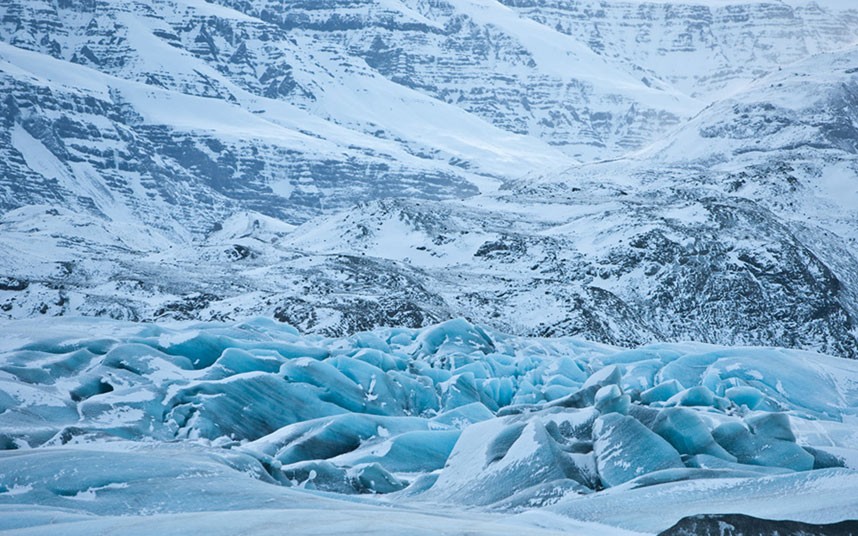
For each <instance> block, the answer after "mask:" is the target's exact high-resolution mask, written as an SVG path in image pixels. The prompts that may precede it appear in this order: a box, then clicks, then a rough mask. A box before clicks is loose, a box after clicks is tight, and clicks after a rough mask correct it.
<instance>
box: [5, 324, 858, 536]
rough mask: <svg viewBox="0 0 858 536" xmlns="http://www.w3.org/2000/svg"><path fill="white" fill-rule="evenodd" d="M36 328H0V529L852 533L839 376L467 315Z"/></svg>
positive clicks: (758, 354)
mask: <svg viewBox="0 0 858 536" xmlns="http://www.w3.org/2000/svg"><path fill="white" fill-rule="evenodd" d="M46 327H47V326H46V325H45V324H44V323H43V322H41V321H39V320H15V321H4V322H3V324H2V331H3V334H4V336H3V338H2V340H0V410H2V411H0V447H2V449H3V450H0V512H3V515H2V516H0V531H10V530H11V531H16V533H21V534H46V533H56V532H57V531H58V530H61V531H62V532H63V533H66V534H84V533H87V531H93V530H98V531H102V530H118V531H122V532H123V533H134V530H142V529H140V527H163V529H164V530H166V531H167V533H171V532H169V531H171V530H172V531H176V530H178V528H177V527H185V529H187V528H188V527H199V528H200V530H202V527H205V528H206V530H209V529H210V530H212V531H213V532H212V533H214V534H219V533H226V532H224V531H225V528H224V526H225V525H223V524H226V526H229V527H248V528H247V530H254V531H257V530H258V531H260V533H266V532H265V531H268V530H270V531H273V530H275V527H278V526H280V527H281V528H282V526H284V525H283V524H284V523H285V524H286V525H288V526H290V527H299V529H298V530H300V531H301V532H302V533H310V534H312V533H314V532H313V531H314V530H318V531H320V532H319V533H348V531H349V530H352V529H353V528H354V526H356V525H359V524H360V523H372V526H373V527H374V529H373V530H379V531H380V530H385V527H386V529H389V530H393V531H395V532H403V531H414V532H415V533H418V534H419V533H427V534H428V533H429V532H431V530H432V528H433V526H434V528H436V529H437V528H438V527H448V528H449V529H450V530H451V531H465V529H463V528H462V527H463V526H470V527H473V533H476V534H490V533H493V532H495V533H496V532H497V531H498V530H501V529H500V527H506V528H505V529H503V530H510V528H509V527H513V526H515V527H519V526H520V527H521V530H522V531H524V533H526V534H530V533H532V534H553V533H557V531H561V530H566V531H572V532H581V531H584V532H585V533H589V534H599V533H602V534H628V533H643V534H651V533H655V532H658V531H661V530H665V529H667V528H669V527H670V526H671V525H673V524H674V523H677V522H678V521H679V520H680V519H681V518H682V517H684V516H686V515H697V514H705V513H727V512H729V513H742V514H748V515H756V516H760V517H767V518H777V519H792V520H795V521H803V522H809V523H835V522H839V521H843V520H844V519H852V518H856V517H858V448H856V445H858V427H856V425H855V423H856V422H858V421H856V417H858V363H856V362H855V361H851V360H844V359H841V358H835V357H830V356H826V355H823V354H817V353H812V352H806V351H800V350H788V349H779V348H762V347H720V346H714V345H708V344H703V343H657V344H651V345H646V346H641V347H638V348H634V349H627V348H622V347H616V346H610V345H606V344H601V343H593V342H588V341H585V340H583V339H579V338H573V337H560V338H538V337H522V336H514V335H509V334H504V333H502V332H499V331H496V330H493V329H491V328H488V327H486V326H479V325H474V324H472V323H470V322H468V321H466V320H464V319H461V318H459V319H453V320H450V321H446V322H443V323H440V324H435V325H432V326H429V327H427V328H422V329H410V328H379V329H376V330H373V331H369V332H361V333H356V334H354V335H351V336H348V337H339V338H338V337H324V336H321V335H313V334H301V333H299V332H298V330H296V329H294V328H293V327H291V326H289V325H287V324H283V323H279V322H276V321H273V320H270V319H265V318H255V319H251V320H248V321H245V322H239V323H217V322H210V323H194V322H183V323H180V322H174V323H172V324H169V325H167V324H146V323H143V324H140V323H131V322H121V321H114V320H107V319H95V318H63V319H57V320H55V321H53V322H52V323H51V325H50V329H46ZM811 495H812V497H813V500H807V497H809V496H811ZM668 502H669V503H670V505H671V508H670V509H669V510H665V508H664V505H665V504H666V503H668ZM438 508H443V509H444V512H445V513H444V514H443V515H441V516H440V519H438V517H439V515H438V514H433V513H432V512H433V511H435V510H436V509H438ZM204 514H205V515H204ZM317 516H321V517H320V518H319V519H316V520H315V521H312V522H311V521H309V520H308V519H307V518H308V517H309V518H316V517H317ZM433 519H434V520H435V522H436V523H439V524H438V525H433ZM462 523H464V524H465V525H462ZM58 524H59V525H58ZM314 524H315V528H313V527H314ZM219 525H220V526H219ZM135 527H136V528H135ZM159 530H160V529H159ZM516 530H517V529H516ZM17 531H20V532H17Z"/></svg>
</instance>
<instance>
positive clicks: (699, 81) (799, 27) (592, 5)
mask: <svg viewBox="0 0 858 536" xmlns="http://www.w3.org/2000/svg"><path fill="white" fill-rule="evenodd" d="M502 2H503V3H504V4H505V5H507V6H510V7H511V8H513V9H515V10H517V11H518V12H519V13H521V14H522V15H524V16H527V17H529V18H531V19H533V20H536V21H538V22H540V23H541V24H544V25H545V26H550V27H552V28H555V29H556V30H557V31H559V32H563V33H565V34H568V35H570V36H573V37H575V38H576V39H579V40H581V41H583V42H586V43H587V45H588V46H589V47H590V48H591V49H592V50H594V51H595V52H597V53H599V54H600V55H603V56H605V57H607V58H612V60H613V61H616V62H618V63H623V64H627V65H629V66H631V67H634V68H638V69H640V70H641V71H642V74H643V75H644V76H646V77H648V78H649V79H653V78H654V80H661V81H663V82H666V83H668V84H671V85H673V86H674V87H676V88H678V89H680V90H681V91H682V92H684V93H685V94H687V95H690V96H692V97H700V98H703V99H706V100H709V99H712V98H714V97H717V96H719V95H725V94H729V93H730V92H732V91H735V90H736V89H738V88H741V87H742V86H743V85H744V84H745V83H747V82H749V81H750V80H752V79H754V78H757V77H758V76H761V75H764V74H766V73H769V72H771V71H776V70H778V69H779V68H782V67H785V66H787V65H789V64H791V63H794V62H796V61H799V60H802V59H804V58H806V57H807V56H809V55H812V54H816V53H819V52H825V51H831V50H837V49H839V48H841V47H842V46H843V45H844V44H849V43H851V42H854V41H855V39H856V38H858V32H856V28H858V26H856V22H858V10H856V9H855V8H854V6H851V5H848V4H847V3H845V2H838V1H837V0H820V1H818V2H797V1H786V2H748V1H741V0H738V1H729V2H685V3H683V2H667V1H663V0H650V1H647V2H628V1H622V0H621V1H615V2H614V1H612V2H601V1H597V0H585V1H582V2H563V1H560V0H502Z"/></svg>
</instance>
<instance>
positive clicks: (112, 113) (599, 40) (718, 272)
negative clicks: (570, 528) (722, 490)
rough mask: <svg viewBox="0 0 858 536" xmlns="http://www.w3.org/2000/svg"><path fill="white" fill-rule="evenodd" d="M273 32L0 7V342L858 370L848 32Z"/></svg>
mask: <svg viewBox="0 0 858 536" xmlns="http://www.w3.org/2000/svg"><path fill="white" fill-rule="evenodd" d="M280 4H281V3H269V2H265V1H262V0H255V1H244V2H237V1H235V2H224V3H222V4H215V3H209V2H202V1H190V0H184V1H181V2H178V1H159V2H154V3H151V4H150V5H145V6H144V5H142V4H139V3H133V2H124V1H123V2H94V3H92V4H67V3H61V4H55V3H51V2H40V1H30V2H21V1H15V2H10V3H8V4H6V5H4V6H2V7H0V37H2V39H3V40H4V41H5V44H0V84H2V86H3V88H4V89H5V90H6V91H5V96H4V101H3V102H4V106H3V113H2V115H0V121H2V128H0V140H2V141H3V143H2V144H0V152H2V155H3V158H2V159H0V166H2V173H0V205H2V207H3V211H4V214H3V216H2V219H0V226H1V227H2V229H3V232H2V233H0V244H2V246H3V247H4V250H5V251H7V252H8V254H7V255H6V256H5V257H4V260H3V261H2V263H0V276H2V277H3V279H2V281H1V282H0V283H2V284H0V310H2V314H3V315H4V316H6V317H11V318H20V317H28V316H34V315H41V314H51V315H61V314H87V315H107V316H112V317H116V318H128V319H137V320H148V319H163V318H180V319H184V318H199V319H239V318H243V317H245V316H248V315H257V314H262V315H270V316H275V317H276V318H278V319H280V320H283V321H286V322H289V323H292V324H294V325H296V326H299V327H300V328H301V329H303V330H306V331H310V332H319V333H326V334H330V335H337V334H342V333H348V332H353V331H356V330H361V329H368V328H372V327H375V326H379V325H400V324H401V325H408V326H413V327H417V326H422V325H426V324H429V323H432V322H435V321H439V320H444V319H447V318H451V317H455V316H465V317H468V318H471V319H474V320H479V321H481V322H484V323H487V324H489V325H492V326H494V327H496V328H501V329H505V330H508V331H511V332H514V333H523V334H541V335H558V334H576V335H582V336H587V337H590V338H593V339H598V340H602V341H606V342H613V343H621V344H639V343H644V342H649V341H656V340H685V339H695V340H702V341H710V342H720V343H732V344H766V345H781V346H789V347H799V348H807V349H816V350H821V351H826V352H829V353H832V354H836V355H843V356H850V357H854V356H856V355H858V342H856V335H855V334H856V325H855V322H856V320H855V319H856V318H858V316H856V315H858V271H856V269H855V266H856V263H855V258H856V255H858V253H856V251H855V246H854V244H855V240H856V238H858V237H856V236H855V235H854V228H855V224H856V223H858V222H856V221H855V220H856V203H858V197H856V196H858V194H856V189H855V187H854V184H855V176H856V167H855V146H854V139H855V138H856V132H855V127H854V124H853V123H854V122H855V110H856V100H855V94H856V89H855V84H856V82H855V76H856V72H858V71H854V70H853V69H855V68H856V66H858V61H856V52H855V49H854V48H850V47H849V46H848V45H849V44H850V43H852V42H853V41H854V40H855V35H854V32H852V30H851V28H852V26H850V25H849V24H848V21H849V20H852V19H851V18H850V17H853V16H854V11H850V10H849V6H848V5H846V4H845V3H843V2H837V1H834V0H831V1H826V2H821V3H819V4H818V5H816V7H813V6H805V5H804V4H803V3H784V2H780V3H777V4H772V3H765V2H739V1H733V0H730V1H728V2H704V1H696V0H695V1H690V2H687V3H679V4H677V3H669V4H668V3H664V2H660V3H659V2H653V3H638V2H635V3H629V2H621V1H617V2H611V3H605V4H604V6H602V4H599V6H596V5H595V4H586V3H582V4H576V6H577V7H575V6H572V7H570V6H566V5H565V4H562V5H561V4H558V3H554V2H550V1H548V0H545V1H540V2H512V1H510V2H506V3H499V2H490V1H477V0H473V1H468V2H455V3H453V2H422V1H417V0H413V1H412V0H408V1H404V0H403V1H392V0H391V1H380V0H379V1H371V0H361V1H357V2H355V1H348V2H346V1H333V0H331V1H325V2H312V3H307V2H292V3H287V4H288V6H287V7H288V9H281V7H282V6H281V7H278V6H280ZM564 6H565V7H564ZM772 17H775V18H774V19H773V18H772ZM773 20H775V21H780V22H777V23H776V24H775V23H773V22H772V21H773ZM838 21H847V22H846V23H841V22H838ZM787 22H789V24H787ZM573 23H574V24H573ZM630 24H633V25H635V27H636V28H638V29H639V33H637V34H635V33H629V32H626V30H624V28H628V26H629V25H630ZM588 28H589V29H588ZM585 30H586V31H585ZM749 33H753V34H755V35H758V40H757V42H756V43H755V44H749V43H748V41H746V40H745V39H746V36H747V35H748V34H749ZM647 35H649V36H650V37H647ZM582 36H589V37H586V38H584V37H582ZM599 36H601V37H599ZM623 36H624V37H623ZM631 36H636V37H635V39H636V41H635V44H634V45H632V44H631V41H629V39H631ZM656 36H661V37H658V38H657V39H656ZM682 36H686V37H688V36H690V37H688V39H685V38H684V37H682ZM621 37H622V38H621ZM683 39H685V40H684V41H683ZM668 41H670V43H674V45H675V46H674V45H671V46H668V45H669V42H668ZM839 47H846V48H843V49H842V50H840V51H837V52H831V53H827V54H822V55H814V56H808V55H810V54H812V53H814V52H816V51H819V50H829V49H836V48H839ZM731 51H732V52H731ZM806 56H807V57H806ZM805 57H806V58H805ZM801 58H805V59H803V60H801V61H799V62H798V63H792V64H788V63H787V62H790V61H793V60H796V59H801ZM692 59H693V60H694V61H691V60H692ZM781 65H782V66H783V67H782V69H781V70H780V71H778V70H777V68H778V67H779V66H781ZM768 70H771V71H772V73H771V74H769V75H767V76H765V77H762V78H759V79H758V80H756V81H753V82H749V80H751V79H752V78H753V77H754V76H756V75H757V74H760V73H763V72H765V71H768ZM707 72H710V73H714V75H713V76H712V77H710V78H707V75H706V73H707ZM739 88H743V89H741V90H740V89H739ZM671 125H673V126H672V127H671ZM668 128H671V130H670V131H666V129H668ZM651 142H652V143H651ZM579 158H580V159H583V160H587V161H588V162H585V163H580V162H576V159H579Z"/></svg>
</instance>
